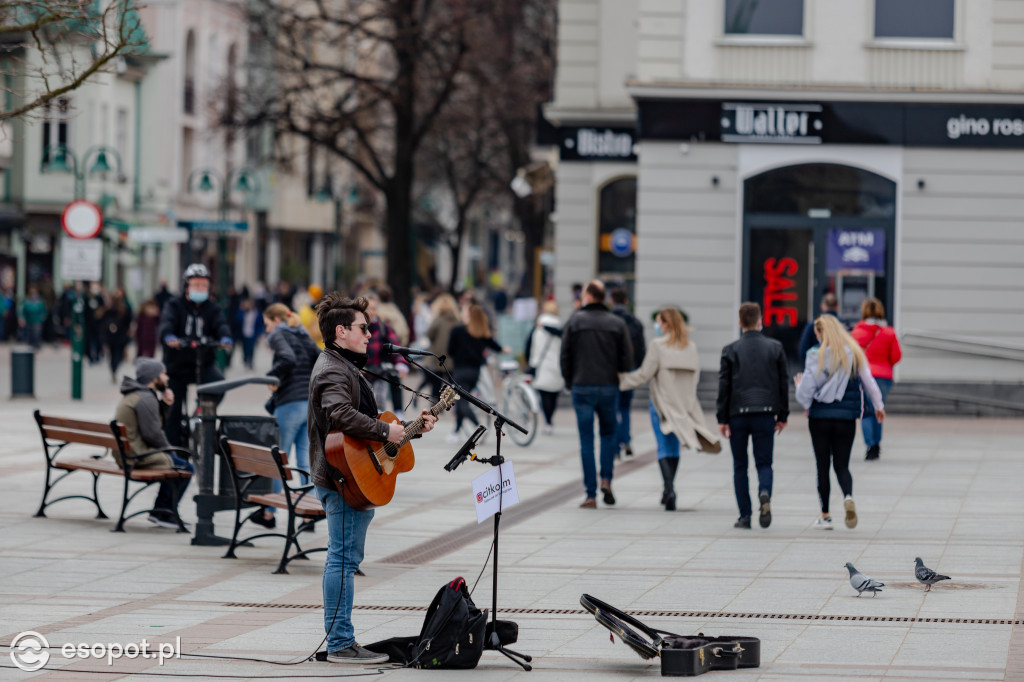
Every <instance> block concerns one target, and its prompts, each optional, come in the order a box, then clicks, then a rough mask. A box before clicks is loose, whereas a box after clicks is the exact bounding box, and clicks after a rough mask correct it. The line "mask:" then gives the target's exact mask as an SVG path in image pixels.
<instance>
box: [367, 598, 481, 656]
mask: <svg viewBox="0 0 1024 682" xmlns="http://www.w3.org/2000/svg"><path fill="white" fill-rule="evenodd" d="M486 628H487V610H486V609H484V610H483V611H481V610H480V609H478V608H477V607H476V604H474V603H473V599H472V598H471V597H470V596H469V589H468V588H467V587H466V581H465V580H463V579H462V578H456V579H455V580H453V581H451V582H450V583H448V584H447V585H445V586H444V587H442V588H441V589H440V590H438V592H437V595H435V596H434V600H433V601H432V602H430V606H429V607H427V615H426V618H424V620H423V627H422V628H421V629H420V634H419V636H418V637H393V638H391V639H386V640H384V641H381V642H374V643H373V644H368V645H367V646H366V648H367V649H369V650H370V651H374V652H377V653H385V654H388V656H390V657H391V662H392V663H402V664H404V665H405V666H407V667H410V668H446V669H449V670H460V669H467V668H475V667H476V664H477V663H478V662H479V661H480V656H481V655H482V654H483V650H484V635H485V631H486Z"/></svg>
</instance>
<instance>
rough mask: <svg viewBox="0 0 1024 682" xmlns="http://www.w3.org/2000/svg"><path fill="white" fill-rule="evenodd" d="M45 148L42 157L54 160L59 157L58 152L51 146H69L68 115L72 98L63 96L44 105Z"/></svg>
mask: <svg viewBox="0 0 1024 682" xmlns="http://www.w3.org/2000/svg"><path fill="white" fill-rule="evenodd" d="M42 113H43V148H42V150H41V151H42V155H41V156H42V158H43V159H46V160H48V161H53V160H55V159H56V158H57V155H58V154H62V153H63V152H57V151H55V150H54V149H51V147H61V146H67V144H68V117H69V116H70V113H71V100H69V99H68V98H67V97H61V98H59V99H57V100H54V101H52V102H48V103H47V104H45V105H43V110H42Z"/></svg>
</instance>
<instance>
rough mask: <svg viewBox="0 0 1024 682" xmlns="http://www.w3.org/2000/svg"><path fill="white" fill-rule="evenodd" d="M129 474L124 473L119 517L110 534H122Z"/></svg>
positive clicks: (129, 480) (126, 505) (126, 506)
mask: <svg viewBox="0 0 1024 682" xmlns="http://www.w3.org/2000/svg"><path fill="white" fill-rule="evenodd" d="M129 474H130V472H128V471H126V472H124V494H123V495H122V496H121V515H120V516H119V517H118V519H117V525H115V526H114V528H113V530H112V531H111V532H113V533H123V532H124V513H125V511H126V510H127V508H128V484H129V483H130V482H131V479H129V478H128V476H129Z"/></svg>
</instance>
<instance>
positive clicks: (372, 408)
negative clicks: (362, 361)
mask: <svg viewBox="0 0 1024 682" xmlns="http://www.w3.org/2000/svg"><path fill="white" fill-rule="evenodd" d="M360 380H361V379H360V372H359V370H358V369H356V366H355V365H353V364H352V363H351V362H349V361H348V360H346V359H345V358H343V357H342V356H341V354H339V353H338V351H336V350H334V349H333V348H328V349H326V350H325V351H324V352H323V353H321V354H320V358H319V359H318V360H317V361H316V364H315V365H313V373H312V375H311V376H310V378H309V412H308V415H307V416H308V418H307V420H306V429H307V430H308V432H309V468H310V475H311V476H312V478H313V483H315V484H317V485H319V486H323V487H325V488H330V489H331V490H337V482H336V481H335V480H334V479H332V478H331V475H330V474H331V472H330V469H331V467H330V466H329V465H328V464H327V459H326V457H325V455H324V441H325V440H326V439H327V434H328V433H330V432H331V431H342V432H343V433H345V434H346V435H348V436H354V437H356V438H366V439H369V440H378V441H384V440H387V434H388V429H389V428H390V427H389V426H388V425H387V424H385V423H384V422H382V421H380V420H378V419H376V418H375V417H371V416H369V414H367V413H369V412H372V413H373V414H375V415H376V414H377V413H378V411H377V405H376V402H374V404H372V405H368V406H363V409H362V410H360V409H359V408H360V405H359V382H360ZM371 395H372V392H371Z"/></svg>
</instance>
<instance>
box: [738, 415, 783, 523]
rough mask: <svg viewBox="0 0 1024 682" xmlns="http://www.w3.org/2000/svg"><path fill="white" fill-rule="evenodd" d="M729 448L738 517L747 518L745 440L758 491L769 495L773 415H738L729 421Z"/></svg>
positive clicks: (748, 494) (747, 485)
mask: <svg viewBox="0 0 1024 682" xmlns="http://www.w3.org/2000/svg"><path fill="white" fill-rule="evenodd" d="M729 434H730V435H729V446H730V447H731V448H732V484H733V487H734V488H735V490H736V503H737V504H738V505H739V507H740V516H750V481H749V480H748V479H747V439H748V438H749V439H750V440H751V442H752V443H753V445H754V466H755V467H756V468H757V490H758V494H760V492H761V491H762V490H765V491H767V492H768V495H771V494H772V449H773V448H774V446H775V416H774V415H771V414H748V415H739V416H736V417H733V418H732V419H730V420H729Z"/></svg>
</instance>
